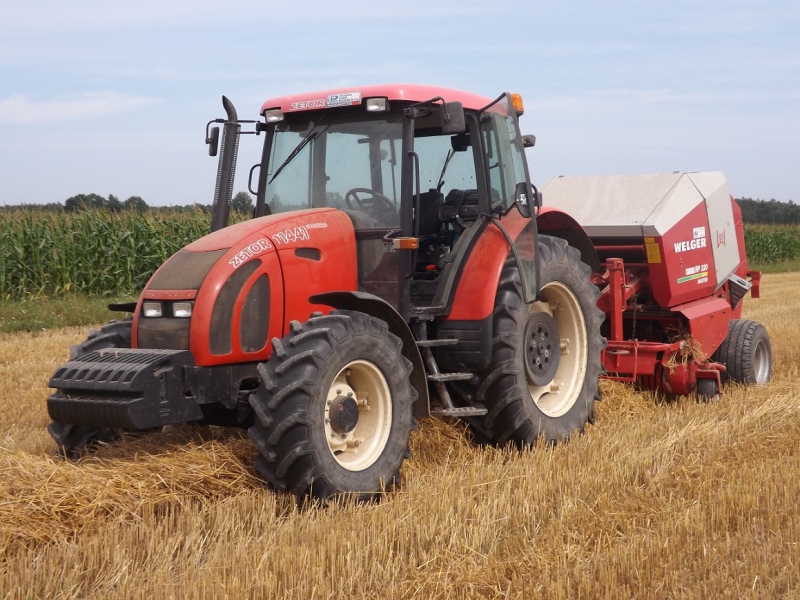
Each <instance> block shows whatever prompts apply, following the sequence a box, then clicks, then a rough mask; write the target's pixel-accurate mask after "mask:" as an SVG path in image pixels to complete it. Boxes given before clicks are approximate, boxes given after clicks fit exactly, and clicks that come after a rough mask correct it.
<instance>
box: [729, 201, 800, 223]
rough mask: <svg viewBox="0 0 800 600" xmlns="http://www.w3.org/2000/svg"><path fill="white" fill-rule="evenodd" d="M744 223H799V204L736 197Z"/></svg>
mask: <svg viewBox="0 0 800 600" xmlns="http://www.w3.org/2000/svg"><path fill="white" fill-rule="evenodd" d="M736 201H737V202H738V203H739V206H740V207H741V209H742V221H744V222H745V223H765V224H770V225H797V224H800V204H795V203H794V202H792V201H791V200H789V202H779V201H778V200H775V199H773V200H758V199H756V200H753V199H752V198H737V199H736Z"/></svg>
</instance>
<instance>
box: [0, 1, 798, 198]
mask: <svg viewBox="0 0 800 600" xmlns="http://www.w3.org/2000/svg"><path fill="white" fill-rule="evenodd" d="M0 7H1V8H2V10H0V14H1V15H2V17H1V18H0V204H18V203H21V202H25V203H43V202H63V201H64V200H65V199H67V198H68V197H70V196H72V195H74V194H78V193H90V192H93V193H98V194H101V195H103V196H107V195H108V194H114V195H116V196H118V197H119V198H121V199H123V200H124V199H125V198H127V197H128V196H131V195H138V196H141V197H142V198H144V199H145V200H146V201H147V202H148V203H149V204H158V205H163V204H188V203H191V202H201V203H204V204H210V203H211V201H212V199H213V192H214V178H215V175H216V159H212V158H210V157H208V155H207V152H206V146H205V145H204V143H203V139H204V127H205V124H206V122H207V121H208V120H210V119H212V118H215V117H219V116H224V112H223V110H222V106H221V102H220V96H221V95H222V94H225V95H227V96H228V97H229V98H230V99H231V100H232V101H233V102H234V104H235V105H236V107H237V109H238V112H239V116H240V118H256V117H257V112H258V109H259V107H260V105H261V103H262V102H263V101H264V100H266V99H267V98H269V97H272V96H276V95H282V94H287V93H293V92H299V91H311V90H317V89H326V88H331V87H338V86H354V87H357V86H359V85H366V84H374V83H385V82H411V83H426V84H434V85H443V86H446V87H453V88H460V89H466V90H469V91H473V92H477V93H480V94H484V95H486V96H491V97H495V96H497V95H498V94H499V93H501V92H503V91H512V92H519V93H521V94H523V96H524V98H525V106H526V113H525V116H524V117H522V126H523V130H524V132H525V133H534V134H536V136H537V140H538V142H537V146H536V148H534V149H532V150H529V151H528V160H529V164H530V166H531V173H532V176H533V178H534V181H535V182H536V183H538V184H543V183H544V182H545V181H546V180H547V179H549V178H550V177H552V176H555V175H562V174H564V175H598V174H619V173H648V172H664V171H676V170H681V171H709V170H719V171H723V172H724V173H725V174H726V175H727V177H728V179H729V181H730V186H731V191H732V193H733V194H734V195H735V196H740V197H741V196H747V197H759V198H776V199H778V200H784V201H786V200H794V201H795V202H799V201H800V175H799V174H798V172H800V3H799V2H797V0H775V1H757V0H751V1H749V2H743V1H739V0H727V1H704V0H694V1H690V2H686V1H683V0H677V1H672V2H628V1H617V0H609V1H606V2H602V3H599V2H568V1H567V2H540V1H522V0H519V1H516V2H511V1H508V0H493V1H491V2H488V1H480V2H479V1H471V0H459V1H452V0H439V1H430V0H426V1H418V0H403V1H402V2H395V1H392V2H376V1H375V0H348V1H346V2H330V1H323V0H305V1H302V2H301V1H298V2H284V1H281V2H276V1H269V0H267V1H263V0H262V1H260V2H255V1H244V0H242V1H238V0H235V1H228V2H225V3H222V2H207V1H203V0H198V1H194V2H170V1H168V0H162V1H152V0H138V1H137V2H130V3H116V2H109V1H108V0H105V1H103V2H100V1H95V0H71V1H70V2H64V1H63V0H61V1H58V0H41V1H39V0H31V1H30V2H25V3H22V2H14V1H12V0H0ZM258 141H260V139H259V140H258ZM258 153H259V150H258V148H257V144H256V143H255V140H254V139H253V138H252V137H248V138H245V139H244V140H243V146H242V151H241V152H240V160H239V168H238V171H237V183H236V186H235V190H236V191H238V190H241V189H245V186H246V181H245V179H246V174H247V171H248V169H249V167H250V165H251V164H252V163H253V162H255V161H256V160H257V157H258Z"/></svg>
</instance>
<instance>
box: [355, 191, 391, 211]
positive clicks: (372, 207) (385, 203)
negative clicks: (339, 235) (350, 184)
mask: <svg viewBox="0 0 800 600" xmlns="http://www.w3.org/2000/svg"><path fill="white" fill-rule="evenodd" d="M359 194H363V195H366V194H369V196H370V198H362V197H359ZM351 198H352V202H351V200H350V199H351ZM344 201H345V204H347V207H348V208H350V209H351V210H357V209H360V210H365V211H370V212H372V213H373V214H376V215H383V214H392V215H394V214H395V212H396V211H395V206H394V202H392V201H391V200H390V199H389V198H387V197H386V196H384V195H383V194H381V193H380V192H376V191H375V190H371V189H369V188H353V189H352V190H349V191H348V192H347V193H346V194H345V195H344ZM353 204H356V205H357V207H358V208H356V206H353Z"/></svg>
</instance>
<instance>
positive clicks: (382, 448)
mask: <svg viewBox="0 0 800 600" xmlns="http://www.w3.org/2000/svg"><path fill="white" fill-rule="evenodd" d="M272 345H273V349H274V351H273V353H272V356H271V357H270V359H269V360H268V361H267V362H265V363H262V364H260V365H259V366H258V371H259V374H260V375H261V383H260V385H259V388H258V390H257V391H256V392H254V393H253V394H252V395H251V396H250V405H251V406H252V407H253V410H254V412H255V416H256V423H255V425H253V426H252V427H251V428H250V429H249V430H248V431H249V434H250V438H251V439H252V440H253V442H254V443H255V445H256V447H257V448H258V451H259V456H258V458H257V459H256V465H255V466H256V469H257V470H258V472H259V473H260V474H261V475H262V476H263V477H264V479H266V480H267V482H269V483H270V484H271V485H272V486H273V487H275V488H277V489H279V490H286V491H289V492H291V493H293V494H295V495H296V496H297V497H298V498H303V497H311V498H315V499H317V500H320V501H322V502H325V501H327V500H328V499H330V498H332V497H336V496H345V495H348V496H354V497H356V498H357V499H359V500H366V499H371V498H374V497H376V496H377V495H379V494H380V493H381V492H382V491H383V490H385V489H388V488H389V487H391V486H394V485H396V484H398V483H399V477H400V474H399V472H400V465H401V464H402V462H403V460H405V459H406V458H410V457H411V453H410V451H409V448H408V440H409V435H410V434H411V431H412V429H414V428H415V427H416V423H415V421H414V419H413V417H412V413H411V409H412V405H413V403H414V400H415V399H416V397H417V392H416V390H414V388H413V387H412V386H411V384H410V382H409V376H410V374H411V370H412V366H411V363H410V362H409V361H408V360H406V359H405V358H404V357H403V356H402V353H401V349H402V342H401V341H400V339H399V338H397V337H396V336H394V335H392V334H391V333H390V332H389V331H388V327H387V325H386V323H385V322H383V321H381V320H379V319H375V318H373V317H370V316H368V315H365V314H363V313H359V312H351V311H333V312H332V313H331V314H330V315H327V316H321V315H320V316H312V318H311V319H309V320H308V321H306V322H305V323H303V324H300V323H298V322H297V321H292V323H291V331H290V332H289V333H288V334H287V335H286V336H285V337H284V338H283V339H281V340H278V339H277V338H275V339H273V340H272ZM365 390H366V391H368V393H369V394H370V395H371V398H372V399H370V397H367V401H368V402H369V403H370V406H368V407H365V406H363V405H361V403H362V402H363V400H364V398H363V392H364V391H365ZM337 408H338V410H336V409H337ZM334 410H336V412H334ZM354 411H355V412H354ZM373 411H374V412H373ZM341 415H345V416H344V417H342V416H341ZM340 419H344V420H343V421H340ZM365 434H370V435H365ZM359 436H362V437H359ZM359 440H360V442H359Z"/></svg>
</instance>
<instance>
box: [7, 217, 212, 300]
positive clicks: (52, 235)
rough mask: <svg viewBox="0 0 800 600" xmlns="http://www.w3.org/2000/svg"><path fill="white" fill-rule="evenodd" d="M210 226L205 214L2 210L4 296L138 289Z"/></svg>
mask: <svg viewBox="0 0 800 600" xmlns="http://www.w3.org/2000/svg"><path fill="white" fill-rule="evenodd" d="M208 227H209V217H208V215H206V214H203V213H202V212H196V213H186V212H178V211H176V212H167V213H161V212H150V213H137V212H132V211H131V212H123V213H116V214H115V213H110V212H106V211H97V210H87V211H82V212H79V213H74V214H69V213H55V212H44V211H42V212H39V211H15V212H8V213H0V290H1V291H2V297H3V298H4V299H6V300H11V299H19V298H23V297H26V296H41V295H46V296H57V295H61V294H64V293H67V292H79V293H85V294H92V295H101V296H104V295H112V294H118V293H126V292H132V291H137V290H140V289H141V288H143V287H144V285H145V284H146V283H147V280H148V279H149V278H150V276H151V275H152V274H153V273H154V272H155V270H156V269H157V268H158V267H159V266H161V264H162V263H163V262H164V261H165V260H166V259H167V258H169V257H170V256H171V255H172V254H174V253H175V252H177V251H178V250H179V249H181V248H182V247H183V246H185V245H186V244H188V243H189V242H191V241H193V240H196V239H197V238H199V237H201V236H202V235H204V234H206V233H208Z"/></svg>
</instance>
